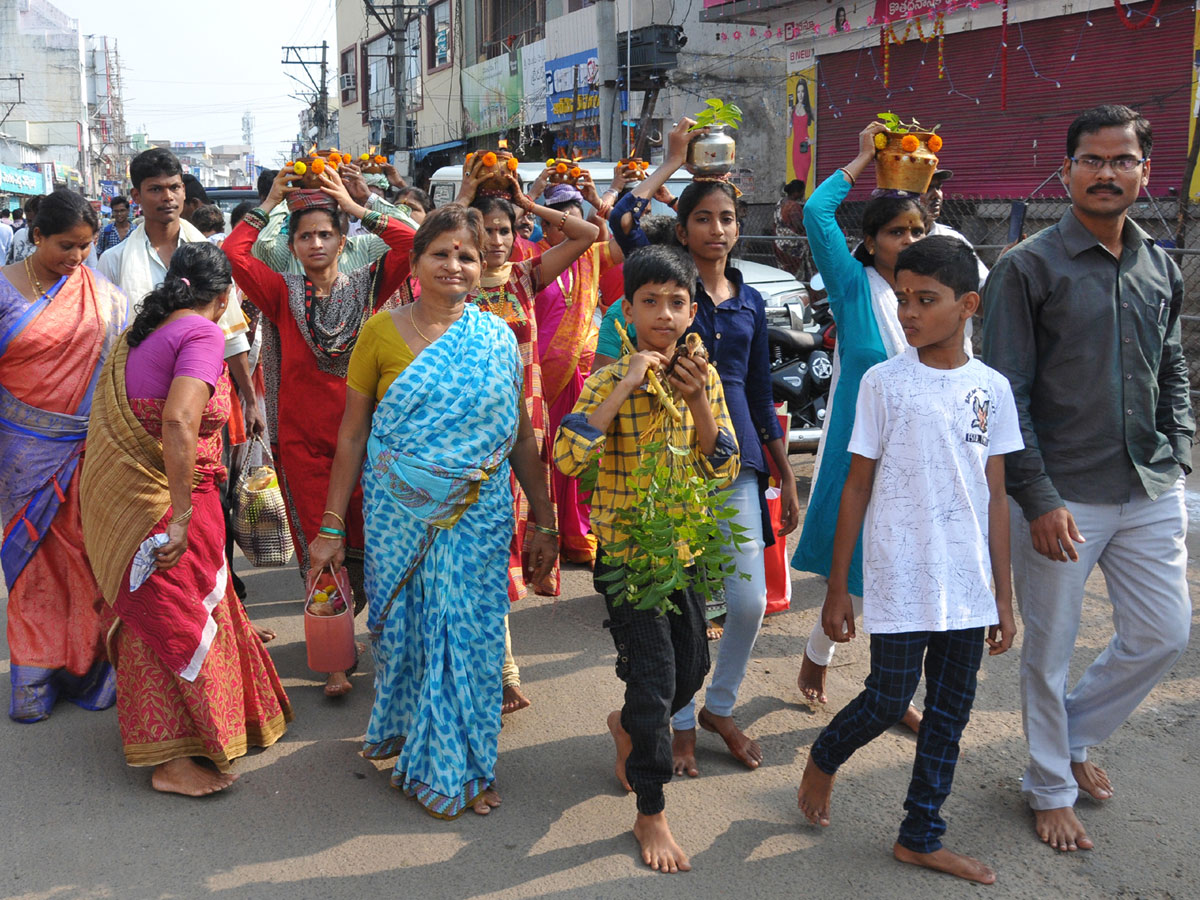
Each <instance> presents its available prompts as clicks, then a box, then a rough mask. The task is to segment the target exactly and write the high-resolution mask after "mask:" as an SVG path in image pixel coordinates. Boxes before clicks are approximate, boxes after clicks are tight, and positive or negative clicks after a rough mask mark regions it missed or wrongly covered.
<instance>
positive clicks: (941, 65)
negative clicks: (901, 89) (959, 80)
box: [879, 10, 946, 87]
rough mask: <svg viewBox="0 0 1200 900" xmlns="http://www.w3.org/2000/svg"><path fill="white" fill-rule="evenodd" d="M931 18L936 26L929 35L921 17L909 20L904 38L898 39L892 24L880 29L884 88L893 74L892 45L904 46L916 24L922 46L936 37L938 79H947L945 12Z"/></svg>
mask: <svg viewBox="0 0 1200 900" xmlns="http://www.w3.org/2000/svg"><path fill="white" fill-rule="evenodd" d="M930 18H931V19H933V20H934V25H933V31H932V32H930V33H929V34H928V35H926V34H925V29H924V28H923V27H922V25H921V18H920V16H917V17H910V18H909V20H908V21H907V22H906V23H905V25H904V36H903V37H896V29H895V26H893V25H890V24H889V25H884V26H883V27H882V28H880V29H879V43H880V46H881V47H882V48H883V86H884V87H888V86H889V84H890V81H891V74H892V52H891V46H892V44H896V45H902V44H904V43H905V42H906V41H907V40H908V38H909V35H911V34H912V27H913V25H914V24H915V25H916V26H917V37H918V38H919V39H920V41H921V43H922V44H928V43H929V42H930V41H932V40H933V39H934V38H935V37H936V38H937V48H938V78H939V79H940V78H944V77H945V75H946V56H945V44H946V16H945V13H944V12H943V11H941V10H939V11H938V13H937V15H936V17H935V16H930Z"/></svg>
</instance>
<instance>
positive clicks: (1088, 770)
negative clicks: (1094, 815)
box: [1071, 762, 1113, 800]
mask: <svg viewBox="0 0 1200 900" xmlns="http://www.w3.org/2000/svg"><path fill="white" fill-rule="evenodd" d="M1071 774H1072V775H1074V776H1075V783H1076V784H1078V785H1079V787H1080V789H1081V790H1084V791H1087V793H1088V794H1090V795H1091V797H1092V799H1093V800H1108V799H1109V798H1110V797H1112V795H1113V786H1112V782H1111V781H1109V780H1108V773H1107V772H1105V771H1104V770H1103V769H1102V768H1100V767H1099V766H1097V765H1095V764H1093V763H1090V762H1081V763H1076V762H1073V763H1071Z"/></svg>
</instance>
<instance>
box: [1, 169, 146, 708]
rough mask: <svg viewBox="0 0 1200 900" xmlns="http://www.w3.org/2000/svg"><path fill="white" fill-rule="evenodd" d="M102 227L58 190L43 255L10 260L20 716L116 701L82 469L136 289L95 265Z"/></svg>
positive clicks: (4, 290)
mask: <svg viewBox="0 0 1200 900" xmlns="http://www.w3.org/2000/svg"><path fill="white" fill-rule="evenodd" d="M98 225H99V221H98V220H97V218H96V213H95V212H94V211H93V210H92V208H91V207H90V206H89V205H88V203H87V201H86V200H84V198H83V197H81V196H80V195H78V194H73V193H71V192H69V191H66V190H63V191H56V192H55V193H53V194H51V195H50V196H48V197H47V198H46V199H45V200H44V201H43V202H42V204H41V207H40V209H39V212H38V216H37V219H36V220H35V221H34V222H33V223H32V224H31V225H30V227H31V229H32V234H33V240H34V242H35V243H36V248H37V249H36V250H35V251H34V253H33V255H32V256H29V257H27V258H26V259H25V260H23V261H22V262H20V263H16V264H14V265H11V266H7V267H5V268H3V269H0V516H2V517H3V520H4V539H3V545H2V546H0V563H2V564H3V568H4V581H5V584H6V585H7V587H8V646H9V653H10V654H11V668H10V672H9V677H10V679H11V681H12V696H11V699H10V702H9V711H8V714H9V716H10V717H11V718H12V719H14V720H15V721H18V722H27V723H28V722H39V721H41V720H42V719H45V718H47V717H48V716H49V715H50V712H51V710H52V708H53V706H54V703H55V701H56V700H57V699H58V698H59V697H60V696H63V697H65V698H67V699H70V700H71V701H72V702H74V703H76V704H78V705H79V706H82V707H83V708H85V709H107V708H108V707H110V706H112V705H113V703H114V702H115V700H116V692H115V691H116V689H115V683H114V679H113V673H112V669H111V667H110V666H109V665H108V662H107V661H106V660H105V658H104V641H103V634H102V631H101V622H100V604H101V603H102V602H103V601H102V598H101V595H100V589H99V587H98V586H97V584H96V579H95V577H94V576H93V575H92V570H91V566H90V565H89V563H88V558H87V554H86V552H85V551H84V547H83V530H82V525H81V523H80V515H79V479H78V477H77V476H78V474H79V470H80V463H81V461H82V459H83V454H84V439H85V438H86V437H87V426H88V414H89V412H90V411H91V405H92V393H93V390H94V388H95V385H96V378H97V376H98V374H99V372H100V367H101V365H103V363H104V360H105V359H106V358H107V357H108V355H109V352H110V350H111V349H112V346H113V344H114V343H115V341H116V338H117V335H118V334H119V333H120V332H121V331H122V330H123V329H124V327H125V324H126V319H127V316H128V303H127V301H126V299H125V295H124V294H123V293H121V291H120V290H119V289H118V288H116V287H114V286H113V285H111V284H109V283H108V282H107V281H105V280H104V279H103V278H101V277H99V276H97V275H94V274H93V273H92V271H91V270H90V269H88V268H86V267H85V266H84V265H83V261H84V259H86V258H87V254H88V252H89V250H90V249H91V244H92V241H93V239H94V238H95V235H96V229H97V227H98Z"/></svg>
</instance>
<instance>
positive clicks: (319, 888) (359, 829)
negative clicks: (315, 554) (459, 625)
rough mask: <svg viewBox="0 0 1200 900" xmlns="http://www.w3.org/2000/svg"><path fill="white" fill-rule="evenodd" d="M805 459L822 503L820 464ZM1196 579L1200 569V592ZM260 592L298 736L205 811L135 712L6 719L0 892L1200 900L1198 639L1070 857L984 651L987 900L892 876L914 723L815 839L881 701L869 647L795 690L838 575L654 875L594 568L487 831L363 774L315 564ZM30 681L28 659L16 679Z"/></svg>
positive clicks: (505, 760) (978, 832)
mask: <svg viewBox="0 0 1200 900" xmlns="http://www.w3.org/2000/svg"><path fill="white" fill-rule="evenodd" d="M796 463H797V467H796V468H797V474H798V475H799V476H800V478H801V496H802V497H803V496H806V495H807V474H808V472H809V471H810V464H809V462H808V461H807V458H800V457H797V458H796ZM1196 487H1197V488H1200V483H1198V484H1197V485H1196ZM1197 500H1198V508H1197V510H1196V512H1197V513H1200V497H1198V498H1197ZM1197 518H1200V515H1197ZM793 541H794V538H793ZM1195 549H1200V547H1195V548H1194V550H1195ZM1193 555H1194V553H1193ZM244 565H245V563H244V561H242V567H243V568H244ZM1198 574H1200V569H1196V568H1193V570H1192V572H1191V575H1192V579H1193V581H1194V579H1195V578H1196V577H1197V575H1198ZM245 578H246V581H247V584H248V585H249V589H250V601H249V608H250V614H251V617H252V618H253V619H254V620H255V621H256V622H258V623H261V624H264V625H269V626H270V627H272V628H274V629H275V630H276V631H277V632H278V633H279V638H278V639H277V640H276V641H275V642H274V643H272V644H271V652H272V656H273V657H274V659H275V663H276V665H277V667H278V669H279V672H280V674H281V676H282V677H283V679H284V683H285V685H286V687H287V690H288V692H289V695H290V697H291V700H292V703H293V705H294V707H295V710H296V721H295V722H294V723H293V724H292V725H291V727H290V728H289V730H288V733H287V735H286V736H285V737H284V738H283V739H282V740H281V741H280V742H279V743H278V744H276V745H275V746H274V747H272V748H270V749H269V750H267V751H265V752H256V753H253V754H251V755H250V756H249V757H248V758H246V759H243V760H241V761H240V762H239V763H238V764H237V765H236V767H235V771H237V772H239V773H240V774H241V776H242V777H241V780H240V781H238V782H237V784H235V785H234V786H233V788H232V789H230V790H228V791H226V792H225V793H223V794H220V795H218V796H214V797H210V798H206V799H202V800H192V799H187V798H182V797H175V796H166V795H161V794H156V793H155V792H154V791H152V790H151V789H150V786H149V771H148V770H146V769H133V768H130V767H128V766H126V765H125V764H124V761H123V758H122V755H121V748H120V741H119V735H118V731H117V723H116V714H115V711H114V710H109V711H106V712H102V713H90V712H84V711H82V710H80V709H78V708H76V707H74V706H71V705H69V704H64V705H61V706H59V707H58V708H57V709H56V711H55V714H54V716H53V717H52V718H51V719H50V720H48V721H47V722H44V723H41V724H37V725H32V726H25V725H16V724H14V723H11V722H9V721H7V720H4V721H3V722H2V723H0V760H2V761H3V763H2V765H3V769H2V776H0V777H2V779H3V780H2V784H3V789H2V792H0V810H2V812H0V821H2V822H3V823H4V826H5V831H6V834H5V836H4V839H3V840H2V841H0V848H2V849H0V896H3V897H11V898H22V900H35V898H36V900H52V898H53V900H74V898H120V900H125V898H139V900H140V898H210V897H211V898H243V897H250V898H275V897H279V898H293V900H300V898H353V900H362V898H371V897H380V898H384V897H386V898H420V900H437V898H510V897H511V898H528V897H564V898H567V897H569V898H588V897H600V898H625V897H629V898H633V897H646V896H650V897H655V898H659V897H662V898H673V897H681V898H688V900H693V898H696V897H703V898H707V897H737V898H742V900H749V898H759V897H762V898H768V897H771V898H773V897H781V898H782V897H787V898H796V897H822V898H856V900H857V898H871V897H884V896H907V897H913V898H942V897H959V896H972V897H982V896H985V895H986V896H989V897H1028V898H1047V897H1109V896H1121V897H1174V898H1184V897H1200V855H1198V854H1197V853H1196V850H1195V843H1196V837H1197V829H1196V822H1197V817H1196V807H1197V803H1198V801H1200V751H1197V749H1196V748H1197V747H1200V717H1198V713H1200V653H1198V652H1197V650H1196V649H1195V642H1193V646H1192V648H1191V649H1189V650H1188V652H1187V653H1186V654H1185V655H1184V657H1183V658H1182V659H1181V660H1180V662H1179V663H1178V664H1177V665H1176V666H1175V668H1174V669H1173V670H1172V671H1171V673H1170V674H1169V675H1168V676H1167V678H1166V679H1165V680H1164V681H1163V683H1162V684H1161V685H1160V686H1159V687H1158V688H1157V689H1156V690H1155V691H1154V693H1153V694H1152V695H1151V696H1150V698H1149V699H1148V700H1147V701H1146V702H1145V703H1144V704H1143V705H1142V706H1141V707H1140V708H1139V709H1138V711H1137V712H1136V713H1135V714H1134V716H1133V717H1132V718H1131V719H1130V721H1129V722H1128V723H1127V724H1126V725H1125V726H1124V727H1123V728H1122V729H1121V730H1120V731H1119V732H1118V733H1117V734H1116V735H1115V736H1114V737H1113V738H1112V739H1111V740H1110V741H1109V742H1107V743H1106V744H1105V745H1104V746H1103V747H1101V748H1099V749H1098V750H1097V751H1096V752H1095V753H1094V756H1093V758H1094V759H1096V760H1097V761H1098V762H1099V763H1100V764H1101V765H1104V766H1106V767H1107V768H1108V770H1109V772H1110V774H1111V775H1112V777H1113V780H1114V782H1115V785H1116V790H1117V796H1116V797H1115V798H1114V799H1113V800H1111V801H1109V802H1108V803H1107V804H1104V805H1103V806H1101V805H1100V804H1097V803H1094V802H1091V801H1087V802H1081V803H1080V807H1079V811H1080V815H1081V817H1082V818H1083V819H1084V821H1085V824H1086V825H1087V827H1088V828H1089V830H1090V832H1091V835H1092V837H1093V838H1094V840H1095V841H1096V849H1095V850H1094V851H1092V852H1088V853H1076V854H1072V855H1070V856H1061V855H1057V854H1055V853H1054V852H1052V851H1051V850H1049V849H1048V848H1046V847H1044V846H1043V845H1041V844H1040V843H1039V842H1038V841H1037V840H1036V838H1035V837H1034V835H1033V831H1032V818H1031V816H1030V815H1029V813H1028V812H1027V810H1026V808H1025V806H1024V805H1023V803H1022V800H1021V796H1020V793H1019V779H1020V775H1021V771H1022V768H1023V766H1024V758H1025V754H1024V741H1023V739H1022V736H1021V723H1020V704H1019V699H1018V692H1017V660H1018V654H1017V652H1012V653H1010V654H1008V655H1006V656H1003V657H998V658H994V659H988V658H985V662H984V669H983V673H982V675H981V679H980V687H979V694H978V699H977V701H976V704H975V713H974V717H973V719H972V722H971V724H970V726H969V727H968V729H967V732H966V735H965V737H964V740H963V753H962V759H961V762H960V764H959V767H958V772H957V779H956V784H955V789H954V793H953V794H952V796H951V798H950V800H949V802H948V803H947V806H946V808H945V813H946V817H947V819H948V821H949V823H950V828H949V833H948V835H947V843H948V845H949V846H952V847H953V848H955V849H958V850H961V851H963V852H967V853H970V854H972V855H975V856H978V857H980V858H982V859H984V860H986V861H987V862H989V863H990V864H992V865H993V866H994V867H995V868H996V869H997V871H998V873H999V882H998V883H997V884H996V885H995V886H993V887H990V888H984V887H979V886H971V885H967V884H965V883H962V882H958V881H955V880H954V879H952V878H950V877H948V876H943V875H938V874H934V873H930V872H925V871H921V870H916V869H912V868H909V867H906V866H902V865H900V864H899V863H896V862H895V861H893V860H892V858H891V855H890V848H891V845H892V842H893V840H894V838H895V832H896V827H897V825H898V824H899V821H900V818H901V816H902V814H903V813H902V809H901V804H902V802H903V799H904V793H905V787H906V784H907V780H908V773H909V768H910V766H911V759H912V752H913V743H914V741H913V738H912V736H910V735H908V734H906V733H904V732H902V731H900V730H893V731H891V732H889V733H888V734H886V735H884V736H883V737H881V738H880V739H879V740H877V741H876V742H874V743H873V744H871V745H869V746H868V747H866V748H864V749H863V750H862V751H861V752H860V753H859V754H858V755H856V756H855V757H854V758H853V759H852V760H851V761H850V762H849V763H848V764H847V765H846V767H845V768H844V769H843V770H842V773H841V774H840V776H839V780H838V785H837V788H836V790H835V793H834V807H833V819H834V820H833V824H832V825H831V826H830V827H829V828H828V829H825V830H823V831H821V830H818V829H817V828H815V827H812V826H809V825H808V824H807V823H806V822H804V820H803V817H802V816H801V815H800V813H799V811H798V810H797V809H796V785H797V784H798V782H799V777H800V771H801V767H802V764H803V761H804V758H805V754H806V750H807V747H808V745H809V744H810V743H811V742H812V740H813V739H814V737H815V736H816V735H817V733H818V732H819V730H820V729H821V728H822V727H823V726H824V725H825V724H826V723H827V722H828V721H829V719H830V718H831V717H832V715H833V714H834V713H835V712H836V711H837V709H838V708H840V706H841V705H842V704H844V703H845V702H847V701H848V700H850V699H851V698H852V697H853V696H854V694H855V693H856V692H857V690H858V689H859V686H860V684H861V681H862V678H863V677H864V675H865V673H866V650H867V648H866V642H865V641H862V640H859V641H856V642H855V643H854V644H852V645H851V646H849V647H848V648H846V649H844V650H842V651H839V654H838V657H837V659H836V660H835V663H834V668H832V669H831V671H830V678H829V695H830V704H829V708H828V709H819V710H815V711H814V710H810V709H809V708H808V707H807V706H805V705H803V704H801V703H800V702H799V699H800V698H799V692H798V690H797V688H796V672H797V668H798V665H799V659H800V654H801V653H802V651H803V646H804V640H805V637H806V636H807V634H808V631H809V629H810V628H811V627H812V624H813V622H814V620H815V617H816V615H817V610H818V609H819V606H820V603H821V600H822V598H823V590H822V585H821V584H820V582H819V581H818V580H817V579H815V578H811V577H808V576H797V577H796V578H795V581H794V597H793V601H792V609H791V611H789V612H787V613H783V614H780V615H777V616H774V617H771V618H769V619H768V621H767V622H766V624H765V626H764V629H763V632H762V635H761V637H760V638H759V641H758V645H757V648H756V653H755V658H754V660H753V661H752V663H751V666H750V672H749V675H748V677H747V679H746V682H745V684H744V685H743V688H742V694H741V699H740V702H739V705H738V708H737V712H736V715H737V718H738V720H739V722H740V723H741V725H742V726H743V727H744V728H745V729H746V730H747V732H749V733H750V734H751V735H753V736H754V737H756V738H757V739H758V740H759V741H760V743H761V744H762V746H763V750H764V753H765V756H766V759H765V762H764V765H763V767H762V768H760V769H759V770H757V771H754V772H750V771H747V770H745V769H743V768H742V767H741V766H740V765H739V764H738V763H737V762H736V761H734V760H732V759H731V758H730V757H729V756H728V755H727V754H726V753H725V752H724V747H723V745H722V744H721V743H720V740H719V739H718V738H717V737H716V736H715V735H710V734H705V733H701V736H700V747H699V755H698V760H699V764H700V766H701V770H702V772H701V776H700V777H699V778H697V779H694V780H687V779H685V780H683V781H680V780H678V779H677V780H676V781H675V782H673V783H672V784H671V785H670V786H669V787H668V788H667V804H668V806H667V809H668V814H669V816H670V820H671V823H672V826H673V828H674V831H675V835H676V837H677V838H678V840H679V841H680V843H681V844H682V845H683V846H684V848H685V849H686V850H687V851H688V852H689V853H690V854H691V856H692V862H693V865H694V870H693V871H692V872H691V873H688V874H679V875H672V876H668V875H659V874H656V873H653V872H650V871H649V870H647V869H645V867H644V866H642V864H641V862H640V860H639V859H638V857H637V853H636V844H635V842H634V839H633V837H632V835H631V833H630V830H629V829H630V826H631V825H632V822H633V817H634V812H635V810H634V803H633V800H632V799H631V798H629V797H626V796H624V795H623V792H622V791H620V790H619V789H618V788H617V785H616V783H615V780H614V778H613V775H612V758H613V754H612V742H611V740H610V738H609V736H608V733H607V730H606V729H605V725H604V719H605V715H606V714H607V713H608V711H609V710H611V709H614V708H616V707H617V706H618V705H619V703H620V697H621V685H620V683H619V682H618V681H617V679H616V677H615V676H614V674H613V661H614V653H613V648H612V644H611V641H610V640H609V638H608V636H607V634H606V633H605V632H604V631H603V630H602V629H601V627H600V623H601V621H602V620H603V618H604V614H603V605H602V603H601V602H600V600H599V598H598V596H597V595H596V594H595V593H594V592H593V591H592V588H591V580H590V575H589V573H588V572H586V571H585V570H583V569H580V568H568V570H566V571H565V572H564V579H563V595H562V597H561V598H559V599H558V600H557V601H551V600H549V599H546V598H536V599H534V600H532V601H530V602H525V603H521V604H520V605H518V606H517V607H515V608H514V610H513V613H512V617H511V618H512V633H513V641H514V645H515V649H516V652H517V656H518V660H519V662H520V664H521V669H522V676H523V681H524V685H525V690H526V692H527V693H528V694H529V695H530V697H531V698H532V699H533V704H534V705H533V706H532V707H531V708H530V709H528V710H525V711H522V712H520V713H517V714H515V715H513V716H510V717H508V719H507V720H506V724H505V727H504V730H503V732H502V733H501V737H500V760H499V766H498V771H497V774H498V786H499V789H500V791H501V793H502V795H503V797H504V804H503V806H501V807H500V808H499V809H497V810H496V811H495V812H494V813H493V814H492V815H490V816H488V817H487V818H486V819H481V818H479V817H477V816H474V815H472V814H467V815H465V816H463V817H462V818H461V819H459V820H458V821H456V822H448V823H447V822H441V821H437V820H434V819H432V818H430V817H429V816H428V815H426V814H425V813H424V812H423V811H422V810H421V809H420V808H419V807H418V806H417V805H416V804H415V803H414V802H412V801H410V800H407V799H405V798H404V797H403V796H402V795H401V794H400V793H399V792H398V791H396V790H394V789H392V788H391V787H390V786H389V783H388V770H387V769H386V768H384V769H381V768H377V767H376V766H375V765H374V764H372V763H370V762H367V761H365V760H363V759H362V758H361V757H360V756H359V755H358V752H357V751H358V749H359V747H360V741H361V738H362V734H363V731H364V728H365V724H366V720H367V715H368V711H369V708H370V702H371V690H372V688H371V677H372V676H371V673H370V671H369V665H368V666H367V671H364V672H363V673H361V674H359V675H357V676H356V677H355V678H354V685H355V688H354V691H353V692H352V694H351V695H350V696H349V697H347V698H345V699H344V700H341V701H329V700H326V699H325V698H324V697H323V696H322V693H321V689H320V683H319V681H318V680H317V679H316V678H315V677H314V676H313V675H312V673H310V672H309V671H308V670H307V669H306V666H305V654H304V643H303V634H302V627H301V617H300V615H299V611H300V582H299V579H298V576H297V575H296V573H295V572H294V570H291V569H289V570H286V571H282V570H247V573H246V574H245ZM1089 587H1090V592H1089V598H1088V600H1087V603H1086V606H1085V612H1084V621H1083V628H1082V631H1081V636H1080V641H1079V652H1078V653H1077V658H1078V659H1077V668H1076V671H1075V674H1078V672H1079V671H1081V670H1082V668H1083V666H1085V665H1086V663H1087V661H1089V660H1090V659H1091V658H1092V656H1094V655H1095V653H1097V652H1099V650H1100V649H1101V647H1102V646H1103V645H1104V643H1105V642H1106V640H1107V638H1108V635H1109V634H1110V633H1111V632H1110V625H1109V615H1110V607H1109V606H1108V604H1107V601H1106V599H1105V594H1104V588H1103V583H1102V581H1100V580H1099V579H1098V578H1095V579H1093V582H1092V583H1091V584H1090V585H1089ZM361 626H362V623H361V622H360V631H361V630H362V627H361ZM1019 641H1020V637H1018V642H1019ZM7 669H8V657H7V645H6V644H5V645H2V647H0V670H3V671H2V672H0V674H6V673H7ZM3 682H4V684H5V687H4V689H3V690H0V693H3V694H4V695H5V700H7V678H4V679H3Z"/></svg>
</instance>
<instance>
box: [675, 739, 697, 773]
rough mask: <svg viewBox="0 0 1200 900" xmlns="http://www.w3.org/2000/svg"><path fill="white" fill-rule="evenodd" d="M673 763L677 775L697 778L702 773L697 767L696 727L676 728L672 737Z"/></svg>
mask: <svg viewBox="0 0 1200 900" xmlns="http://www.w3.org/2000/svg"><path fill="white" fill-rule="evenodd" d="M671 765H672V767H673V770H674V772H675V774H676V775H686V776H688V778H695V777H696V776H697V775H699V774H700V769H699V768H697V767H696V729H695V728H676V729H675V735H674V736H673V737H672V738H671Z"/></svg>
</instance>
